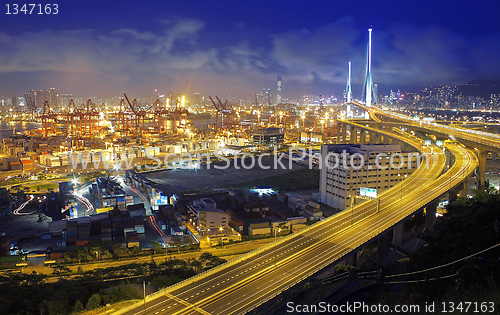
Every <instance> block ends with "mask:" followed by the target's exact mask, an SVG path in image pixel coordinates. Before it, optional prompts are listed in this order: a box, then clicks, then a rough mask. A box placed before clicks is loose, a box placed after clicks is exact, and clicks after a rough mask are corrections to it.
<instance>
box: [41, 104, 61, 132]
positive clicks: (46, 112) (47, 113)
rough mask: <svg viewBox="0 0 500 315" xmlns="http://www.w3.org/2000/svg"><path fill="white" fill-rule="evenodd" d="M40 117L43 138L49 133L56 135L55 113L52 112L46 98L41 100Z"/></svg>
mask: <svg viewBox="0 0 500 315" xmlns="http://www.w3.org/2000/svg"><path fill="white" fill-rule="evenodd" d="M41 118H42V133H43V135H44V137H45V138H47V137H48V136H49V135H51V136H55V135H57V114H56V113H54V112H52V110H51V109H50V106H49V101H48V100H47V99H46V100H45V101H44V102H43V112H42V115H41ZM49 123H50V134H49Z"/></svg>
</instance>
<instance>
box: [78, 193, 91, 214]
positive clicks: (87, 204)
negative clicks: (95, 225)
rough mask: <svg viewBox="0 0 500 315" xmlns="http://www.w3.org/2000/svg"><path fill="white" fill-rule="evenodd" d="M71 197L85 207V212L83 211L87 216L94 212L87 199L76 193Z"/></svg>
mask: <svg viewBox="0 0 500 315" xmlns="http://www.w3.org/2000/svg"><path fill="white" fill-rule="evenodd" d="M73 195H75V197H76V199H78V200H79V201H80V202H81V203H83V204H84V205H85V206H86V207H87V210H85V214H89V213H91V212H92V211H94V206H93V205H92V204H91V203H90V201H89V200H88V199H87V198H85V197H83V196H82V195H81V194H80V193H79V192H77V191H74V192H73Z"/></svg>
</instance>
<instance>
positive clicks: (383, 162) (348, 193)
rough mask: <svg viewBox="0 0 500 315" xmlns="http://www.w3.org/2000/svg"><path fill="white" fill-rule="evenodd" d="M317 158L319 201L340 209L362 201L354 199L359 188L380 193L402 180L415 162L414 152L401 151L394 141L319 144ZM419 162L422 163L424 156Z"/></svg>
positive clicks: (359, 191) (411, 169) (357, 194)
mask: <svg viewBox="0 0 500 315" xmlns="http://www.w3.org/2000/svg"><path fill="white" fill-rule="evenodd" d="M335 156H337V158H338V159H335ZM343 156H345V158H344V157H343ZM380 156H383V159H382V158H380ZM407 156H409V158H407ZM321 161H322V163H323V165H322V167H321V168H320V169H321V171H320V184H319V193H320V201H321V202H322V203H324V204H327V205H329V206H330V207H334V208H338V209H340V210H345V209H350V207H351V206H353V205H356V202H357V201H358V202H362V201H363V200H362V199H359V200H357V201H356V200H355V198H356V196H359V195H360V194H361V188H369V189H374V190H375V191H376V194H380V193H381V192H383V191H385V190H386V189H389V188H391V187H392V186H394V185H396V184H397V183H399V182H400V181H402V180H404V179H405V177H407V176H408V175H409V174H411V173H412V172H413V171H414V170H415V169H416V167H417V163H418V162H419V161H418V157H417V154H413V155H412V154H411V153H409V154H404V155H403V154H402V153H401V148H400V146H399V145H398V144H375V145H368V144H342V145H322V146H321ZM326 161H328V163H326ZM344 161H345V162H344ZM408 161H411V162H410V163H408ZM420 163H426V161H425V159H424V161H420ZM344 164H347V165H344Z"/></svg>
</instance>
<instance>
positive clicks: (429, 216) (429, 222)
mask: <svg viewBox="0 0 500 315" xmlns="http://www.w3.org/2000/svg"><path fill="white" fill-rule="evenodd" d="M437 205H438V200H437V199H436V200H434V201H432V202H431V203H429V204H428V205H427V206H425V230H426V231H427V232H429V233H432V232H434V224H435V223H436V210H437Z"/></svg>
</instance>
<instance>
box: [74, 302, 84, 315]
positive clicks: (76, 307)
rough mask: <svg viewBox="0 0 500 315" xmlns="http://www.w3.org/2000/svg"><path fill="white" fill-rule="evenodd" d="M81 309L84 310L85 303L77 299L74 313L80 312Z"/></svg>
mask: <svg viewBox="0 0 500 315" xmlns="http://www.w3.org/2000/svg"><path fill="white" fill-rule="evenodd" d="M81 311H83V304H82V302H81V301H80V300H77V301H76V303H75V306H74V307H73V313H80V312H81Z"/></svg>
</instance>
